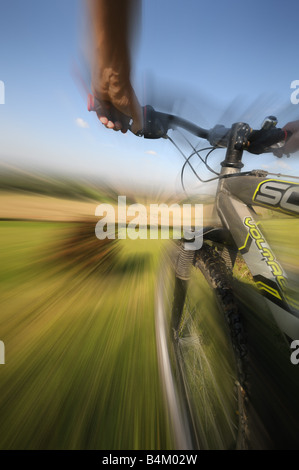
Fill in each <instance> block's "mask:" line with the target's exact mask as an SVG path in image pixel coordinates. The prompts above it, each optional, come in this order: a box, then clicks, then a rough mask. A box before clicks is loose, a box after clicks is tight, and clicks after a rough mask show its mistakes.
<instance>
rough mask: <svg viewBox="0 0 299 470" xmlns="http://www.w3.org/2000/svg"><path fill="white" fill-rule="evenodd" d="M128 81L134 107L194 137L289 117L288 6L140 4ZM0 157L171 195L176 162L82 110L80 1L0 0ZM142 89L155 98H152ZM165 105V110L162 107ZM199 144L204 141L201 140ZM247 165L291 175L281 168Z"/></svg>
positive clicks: (231, 1)
mask: <svg viewBox="0 0 299 470" xmlns="http://www.w3.org/2000/svg"><path fill="white" fill-rule="evenodd" d="M142 3H143V14H142V28H141V33H140V37H139V39H138V44H137V52H136V54H135V56H134V69H133V80H134V85H135V88H136V92H137V94H138V97H139V99H140V101H141V104H145V103H146V102H149V100H151V101H152V102H154V104H155V105H156V107H159V105H161V107H162V108H163V106H164V107H165V106H166V105H167V107H168V108H169V110H172V111H173V112H179V113H181V115H182V116H183V117H185V118H187V119H192V120H194V121H195V122H197V123H198V124H199V125H202V126H203V127H212V126H213V125H214V124H217V123H221V124H225V125H230V124H232V123H233V122H234V121H236V120H240V119H242V120H247V121H248V122H249V124H251V125H252V126H253V127H255V126H256V127H257V126H259V125H260V123H261V121H262V119H263V117H264V116H266V115H267V114H275V113H276V114H277V117H278V118H279V122H280V124H281V125H283V124H285V123H286V122H287V121H288V120H292V119H295V118H297V119H298V118H299V105H293V104H291V103H290V95H291V89H290V84H291V82H292V81H293V80H296V79H297V80H299V67H298V65H299V63H298V62H299V59H298V14H299V4H298V0H286V1H284V2H283V3H282V2H281V1H277V0H259V1H257V0H252V1H251V2H250V3H249V2H247V1H243V0H239V1H238V0H226V1H223V0H215V1H206V0H205V1H202V0H184V1H182V0H143V2H142ZM0 8H1V10H0V80H2V81H3V82H4V84H5V104H4V105H0V129H1V131H0V159H1V160H2V161H5V162H9V163H12V164H16V163H17V164H18V165H31V166H32V167H33V168H50V169H54V170H56V171H63V172H67V173H70V172H75V173H79V174H81V175H82V174H83V175H88V174H90V175H93V176H98V177H99V178H101V177H105V178H109V179H111V180H112V181H114V182H117V181H123V182H126V183H127V184H128V185H129V186H130V185H131V186H133V187H134V185H138V184H140V183H142V184H143V182H144V183H148V184H157V185H161V186H163V185H164V184H165V185H166V184H167V185H169V186H170V187H176V185H177V180H178V174H179V171H180V167H181V165H182V163H183V162H182V158H181V156H180V155H179V154H178V152H177V151H176V150H175V149H174V148H172V146H171V144H170V143H169V142H168V141H165V140H163V141H148V140H144V139H140V138H137V137H135V136H133V135H132V134H130V133H128V134H126V135H123V134H121V133H116V132H113V131H108V130H107V129H105V128H104V127H103V126H102V125H101V124H100V123H99V122H98V121H97V119H96V117H95V116H94V114H91V113H88V112H87V109H86V98H85V96H84V91H83V89H81V88H80V86H78V83H77V82H76V81H75V80H74V75H73V74H72V69H73V65H74V63H77V64H79V68H80V69H81V73H82V75H83V76H84V78H86V77H87V76H88V71H87V70H85V69H84V67H83V68H82V61H81V59H82V55H81V52H82V51H81V46H82V36H84V28H83V26H84V18H83V11H84V10H83V9H82V1H81V0H62V1H61V0H51V2H49V1H46V0H0ZM154 89H155V90H156V91H155V92H154ZM165 103H166V105H165ZM253 104H254V105H253ZM203 144H204V142H203ZM249 160H250V163H247V165H252V166H253V167H257V166H262V165H266V166H268V167H269V168H272V169H276V170H277V171H282V169H283V170H284V172H286V171H287V170H288V172H294V171H295V172H296V174H299V170H298V166H297V164H296V163H295V160H296V159H295V157H294V159H293V160H290V159H289V160H286V159H283V160H282V161H279V165H280V166H279V165H278V163H277V160H275V158H274V157H269V156H267V157H264V158H263V161H261V160H260V159H258V157H252V156H250V157H248V158H247V159H246V162H248V161H249Z"/></svg>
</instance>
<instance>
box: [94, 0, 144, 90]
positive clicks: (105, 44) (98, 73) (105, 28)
mask: <svg viewBox="0 0 299 470" xmlns="http://www.w3.org/2000/svg"><path fill="white" fill-rule="evenodd" d="M88 5H89V10H90V18H91V24H92V33H93V47H94V54H93V73H92V81H93V87H94V88H95V89H96V90H98V91H100V87H101V82H102V85H104V83H105V82H107V80H108V79H109V76H111V74H113V75H114V78H113V80H114V82H115V80H119V81H120V82H121V83H122V85H123V86H125V85H127V84H128V83H129V81H130V68H131V64H130V59H131V58H130V50H129V49H130V44H129V43H130V40H129V35H130V28H131V23H132V19H133V18H134V16H135V15H134V11H133V10H134V7H135V5H136V0H88Z"/></svg>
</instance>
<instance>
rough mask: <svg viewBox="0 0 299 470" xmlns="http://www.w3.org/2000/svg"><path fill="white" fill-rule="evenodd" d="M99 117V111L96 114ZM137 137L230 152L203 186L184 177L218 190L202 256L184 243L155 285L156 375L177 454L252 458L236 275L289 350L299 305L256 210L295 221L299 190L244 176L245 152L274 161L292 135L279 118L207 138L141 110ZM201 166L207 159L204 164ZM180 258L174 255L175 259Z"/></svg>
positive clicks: (273, 178)
mask: <svg viewBox="0 0 299 470" xmlns="http://www.w3.org/2000/svg"><path fill="white" fill-rule="evenodd" d="M90 109H93V106H90ZM143 110H144V129H142V131H141V132H140V133H139V135H140V136H143V137H145V138H149V139H157V138H168V139H170V140H171V142H172V143H173V144H174V145H176V144H175V142H174V141H173V139H172V138H171V137H170V135H169V131H170V130H175V129H178V128H181V129H183V130H185V131H187V132H189V133H192V134H193V135H195V136H196V137H198V138H200V139H204V140H207V141H208V142H209V144H210V147H207V148H205V149H204V150H207V151H208V154H207V156H206V158H205V159H202V161H203V163H204V164H205V165H206V166H207V167H208V168H209V169H210V167H209V165H208V163H207V161H208V156H209V155H210V153H211V152H212V151H213V150H215V149H219V148H222V149H226V153H225V158H224V160H223V162H222V163H221V171H220V173H219V174H218V175H216V176H215V177H213V178H211V179H209V180H206V181H202V180H201V178H200V177H199V175H198V174H197V172H196V171H195V169H194V167H193V166H192V164H191V159H192V157H193V156H194V155H198V156H200V155H199V151H198V150H197V149H196V148H194V147H193V146H192V144H190V145H191V146H192V152H191V154H190V155H189V156H188V157H187V156H185V154H184V153H183V152H182V151H181V150H180V149H179V148H178V147H177V148H178V149H179V151H180V152H181V154H182V155H183V157H184V159H185V162H184V165H183V167H182V173H181V180H182V185H183V186H184V183H183V174H184V171H185V169H186V167H189V168H190V169H191V170H192V171H193V173H194V174H195V176H196V177H197V178H198V179H199V180H200V181H202V182H207V181H209V182H210V181H216V180H217V181H218V185H217V190H216V200H215V209H214V211H215V213H214V216H215V217H214V220H215V222H214V223H213V225H211V226H204V227H203V233H202V236H203V244H202V247H201V248H200V249H198V250H196V251H193V250H190V249H188V240H181V243H180V245H179V247H178V248H176V249H175V250H173V251H171V257H170V258H171V260H170V261H171V262H170V263H169V266H167V264H166V263H165V262H163V268H162V269H161V272H160V275H159V278H158V288H157V301H156V305H157V307H156V336H157V347H158V353H159V360H160V370H161V376H162V379H163V384H164V389H165V394H166V398H167V403H168V407H169V413H170V417H171V422H172V427H173V430H174V435H175V439H176V443H177V444H176V445H177V447H178V448H180V449H246V448H250V426H249V424H248V412H247V408H248V395H250V382H249V380H248V363H249V362H250V357H249V353H248V347H247V338H246V329H245V327H244V322H243V320H242V315H241V313H240V305H239V302H238V299H237V298H236V296H235V292H234V283H233V268H234V265H235V263H236V260H237V257H240V256H241V257H242V259H243V260H244V262H245V263H246V265H247V266H248V268H249V270H250V272H251V275H252V278H253V280H254V282H255V285H256V287H257V289H258V290H259V292H260V293H261V294H262V295H263V296H264V297H265V301H266V302H267V305H268V307H269V308H270V310H271V312H272V314H273V316H274V318H275V320H276V322H277V324H278V326H279V328H280V330H281V332H282V334H283V335H284V336H285V338H286V340H287V341H289V340H291V339H296V338H299V302H298V301H297V300H296V293H294V292H292V290H291V289H290V287H289V285H288V277H287V274H286V272H285V270H284V269H283V267H282V266H281V263H280V262H279V261H278V259H277V258H276V256H275V254H274V251H273V249H272V248H271V247H270V245H269V243H268V242H267V240H266V237H265V235H264V233H263V232H262V230H261V228H260V226H259V220H258V219H259V217H258V216H257V214H256V212H255V209H254V207H255V206H261V207H263V208H268V209H270V210H274V211H280V212H283V213H287V214H289V215H291V216H297V215H298V213H299V194H298V193H299V183H296V182H293V181H289V179H293V177H290V178H285V177H282V176H281V175H278V174H270V173H267V172H266V171H264V170H252V171H241V170H242V168H243V166H244V165H243V163H242V158H243V155H244V152H250V153H252V154H255V155H259V154H264V153H268V152H273V151H274V150H275V148H277V147H281V146H283V145H284V143H285V142H286V140H287V139H288V138H289V137H290V135H291V134H290V133H289V132H285V131H283V130H282V129H278V128H276V124H277V120H276V118H275V117H274V116H269V117H268V118H266V119H265V121H264V123H263V125H262V127H261V129H259V130H253V129H252V128H251V127H250V126H249V124H247V123H243V122H237V123H235V124H233V125H232V126H231V127H230V128H226V127H225V126H222V125H216V126H215V127H213V128H212V129H209V130H208V129H203V128H201V127H199V126H198V125H195V124H193V123H191V122H189V121H186V120H185V119H182V118H181V117H178V116H174V115H172V114H167V113H161V112H157V111H155V110H154V109H153V108H152V107H151V106H145V107H144V108H143ZM200 158H201V157H200ZM174 253H175V254H174Z"/></svg>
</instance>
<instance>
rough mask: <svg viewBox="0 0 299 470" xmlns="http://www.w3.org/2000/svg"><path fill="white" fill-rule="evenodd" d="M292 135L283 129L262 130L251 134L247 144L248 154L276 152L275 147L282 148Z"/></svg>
mask: <svg viewBox="0 0 299 470" xmlns="http://www.w3.org/2000/svg"><path fill="white" fill-rule="evenodd" d="M291 135H292V133H291V132H289V131H285V130H283V129H268V130H265V129H260V130H253V131H251V133H250V136H249V138H248V143H247V149H246V150H248V152H250V153H253V154H255V155H259V154H261V153H265V152H271V151H273V150H274V146H275V145H278V147H282V146H283V145H284V144H285V142H286V141H287V140H288V139H289V138H290V137H291Z"/></svg>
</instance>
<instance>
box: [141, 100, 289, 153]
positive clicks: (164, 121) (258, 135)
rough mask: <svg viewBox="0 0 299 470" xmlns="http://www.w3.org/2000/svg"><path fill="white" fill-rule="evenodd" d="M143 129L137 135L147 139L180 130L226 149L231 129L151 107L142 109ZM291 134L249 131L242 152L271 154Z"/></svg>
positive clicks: (276, 129) (260, 130)
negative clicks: (208, 125) (204, 125)
mask: <svg viewBox="0 0 299 470" xmlns="http://www.w3.org/2000/svg"><path fill="white" fill-rule="evenodd" d="M143 117H144V128H143V130H142V131H141V132H140V133H138V134H139V135H140V136H143V137H145V138H147V139H158V138H161V137H166V136H167V132H168V130H169V129H175V128H178V127H180V128H182V129H184V130H186V131H188V132H191V133H192V134H194V135H196V136H197V137H200V138H202V139H206V140H207V141H208V142H209V143H210V144H211V145H212V146H213V147H227V145H228V141H229V137H230V133H231V128H227V127H225V126H222V125H216V126H215V127H213V128H212V129H210V130H208V129H204V128H202V127H199V126H197V125H196V124H193V123H192V122H189V121H186V120H185V119H182V118H180V117H178V116H174V115H172V114H166V113H161V112H158V111H155V110H154V109H153V108H152V107H151V106H145V107H144V108H143ZM291 135H292V133H291V132H289V131H284V130H283V129H279V128H270V129H259V130H253V129H250V131H249V133H248V136H247V138H246V143H245V144H244V147H243V150H247V151H248V152H250V153H253V154H256V155H258V154H261V153H267V152H272V151H273V150H274V148H273V146H275V145H277V144H281V145H284V143H285V142H286V141H287V140H288V139H289V138H290V137H291Z"/></svg>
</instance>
